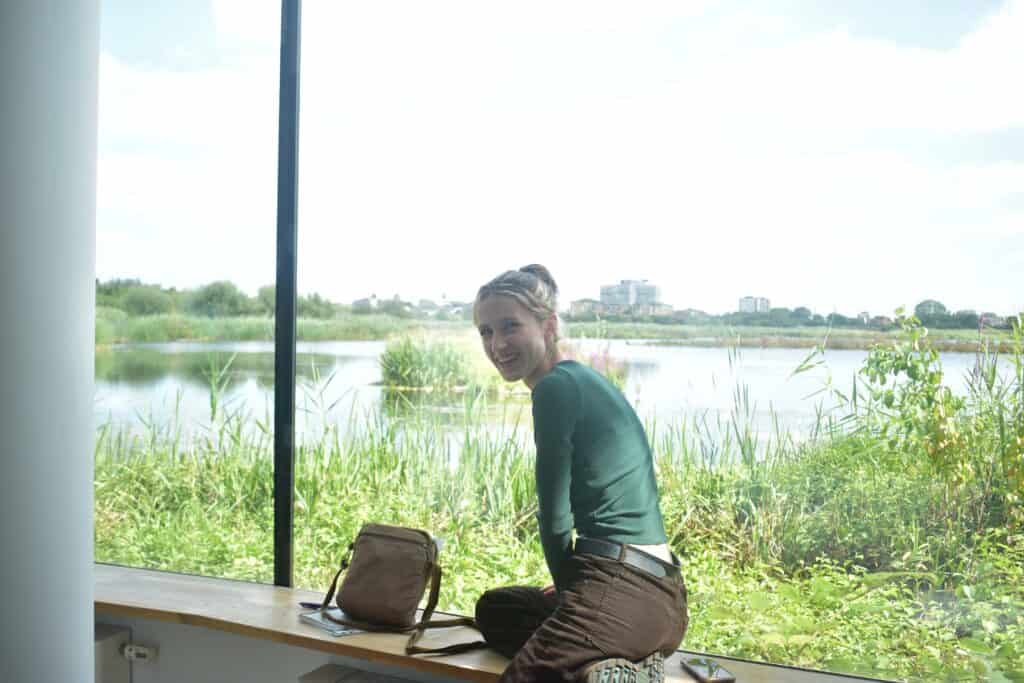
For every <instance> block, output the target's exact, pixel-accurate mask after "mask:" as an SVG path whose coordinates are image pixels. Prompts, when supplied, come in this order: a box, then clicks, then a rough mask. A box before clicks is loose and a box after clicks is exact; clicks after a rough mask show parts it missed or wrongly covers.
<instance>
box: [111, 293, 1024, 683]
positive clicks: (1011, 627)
mask: <svg viewBox="0 0 1024 683" xmlns="http://www.w3.org/2000/svg"><path fill="white" fill-rule="evenodd" d="M117 315H118V314H117V312H114V313H111V312H110V310H109V309H103V316H102V317H103V319H104V321H105V322H109V323H111V324H114V322H115V321H116V319H117ZM120 315H121V316H123V314H120ZM99 317H100V316H99V315H98V319H99ZM155 318H160V316H156V317H155ZM261 320H263V319H261ZM391 320H393V319H391ZM263 322H264V324H266V321H265V320H263ZM1021 322H1022V321H1021V319H1020V318H1018V319H1017V320H1016V321H1015V323H1014V331H1013V334H1012V337H1011V341H1010V348H1011V350H1010V352H1009V354H1008V355H1007V356H1005V357H1003V358H1002V361H1001V362H1002V365H1001V366H1000V365H999V364H998V363H999V362H1000V360H999V358H998V357H997V356H996V355H995V354H994V353H989V352H988V350H987V349H985V348H981V349H979V356H978V366H977V368H976V370H975V372H974V373H973V375H972V378H971V381H970V383H969V387H968V391H967V394H966V395H964V396H957V395H954V394H953V393H952V392H951V391H950V390H949V389H947V388H946V387H945V386H944V385H943V384H942V367H941V363H940V358H939V356H938V354H937V353H936V352H935V349H934V346H933V345H932V344H930V342H929V339H928V335H927V331H926V330H925V329H924V328H923V327H922V326H921V324H920V323H919V322H918V321H917V320H916V319H915V318H913V317H907V318H903V319H901V320H900V325H901V333H900V334H901V335H902V336H901V337H898V338H894V339H892V340H891V343H889V344H887V345H878V346H877V347H875V348H873V349H872V351H871V352H870V353H869V354H868V357H867V359H866V360H865V364H864V366H863V368H862V373H861V379H860V380H859V381H857V382H856V383H855V385H854V388H853V390H852V391H851V392H850V393H849V394H848V395H846V394H840V393H839V392H838V391H837V390H836V389H835V388H830V390H831V391H832V392H833V393H834V395H835V396H837V397H839V398H840V399H841V400H840V407H839V412H837V413H836V414H831V415H826V414H822V415H821V416H820V419H819V423H818V425H817V428H816V429H815V430H814V431H813V432H812V434H811V436H810V437H808V438H806V439H804V440H801V441H797V440H795V439H793V438H790V437H789V436H788V435H786V434H783V433H779V432H778V431H777V430H776V432H774V433H772V434H769V435H767V436H764V435H760V436H759V435H757V434H756V433H755V432H754V430H753V428H752V427H751V423H750V420H749V416H750V412H751V411H750V400H749V397H748V396H747V395H746V392H745V391H743V390H742V389H741V388H738V389H737V392H736V396H735V401H736V405H735V407H734V410H733V414H732V416H731V418H730V420H729V422H727V423H726V424H717V425H708V424H706V423H702V422H701V421H700V420H699V419H698V418H694V419H693V420H691V421H686V422H683V423H678V424H670V425H658V424H651V425H648V434H649V436H650V438H651V442H652V447H653V449H654V452H655V457H656V460H655V465H656V469H657V477H658V482H659V489H660V491H661V497H662V511H663V514H664V518H665V524H666V531H667V532H668V534H669V538H670V542H671V543H672V545H673V546H674V547H675V548H676V549H677V550H679V551H681V553H682V560H683V571H684V576H685V577H686V580H687V582H688V585H689V589H690V599H691V603H690V604H691V610H692V620H691V626H690V632H689V634H688V635H687V640H686V641H685V646H686V647H687V648H688V649H692V650H701V651H710V652H722V653H727V654H730V655H735V656H741V657H749V658H752V659H767V660H770V661H775V662H781V663H786V664H795V665H800V666H808V667H814V668H825V669H830V670H836V671H846V672H850V673H859V674H867V675H872V676H881V677H884V678H891V679H909V680H922V681H935V680H974V681H986V680H997V681H1003V680H1019V679H1020V678H1021V676H1020V672H1022V671H1024V647H1022V646H1021V643H1022V642H1024V515H1022V509H1024V505H1022V501H1021V491H1022V489H1024V480H1022V476H1024V337H1022V333H1021ZM603 329H604V330H605V332H607V331H608V330H609V329H610V326H608V327H605V328H603ZM388 349H389V351H388V352H386V353H385V355H386V356H387V359H388V360H386V361H385V360H384V359H383V358H382V367H383V366H384V365H385V364H386V363H387V364H391V365H392V366H393V370H392V377H398V378H401V381H402V382H403V383H405V382H416V383H417V386H421V387H423V386H434V387H443V386H457V385H458V384H459V383H460V382H468V381H469V380H468V379H465V377H464V376H463V375H461V374H460V373H462V372H463V371H464V370H465V368H466V367H467V365H468V362H467V360H466V356H465V355H464V354H463V355H461V356H460V353H461V352H459V351H458V349H456V348H453V347H448V348H446V347H445V346H444V345H441V344H438V343H437V342H431V341H429V340H426V339H416V338H413V337H404V338H402V339H398V340H396V341H394V342H392V343H391V344H389V346H388ZM815 357H816V356H815V354H812V355H811V356H809V358H808V361H806V362H805V363H804V364H803V365H802V366H801V368H805V367H810V366H813V365H814V364H815V360H814V358H815ZM232 362H237V361H234V360H233V361H232ZM1000 367H1002V368H1003V369H1004V370H1005V369H1007V368H1009V370H1010V372H1009V373H1008V374H1007V373H1006V372H1001V371H999V368H1000ZM801 368H798V371H800V370H801ZM230 369H231V365H230V364H227V362H226V361H224V360H223V359H221V361H219V362H218V363H217V364H215V365H211V366H210V367H209V371H208V374H207V376H208V378H209V380H210V386H211V412H212V423H213V424H212V425H211V427H210V428H209V429H208V430H205V431H204V432H202V433H200V434H198V435H193V436H187V435H185V434H184V433H183V429H182V427H181V426H180V425H174V424H172V425H155V424H153V423H152V421H150V422H148V423H147V426H146V429H145V431H144V432H143V433H142V434H137V433H132V432H130V431H128V430H118V429H114V428H112V427H111V426H109V425H104V426H101V428H100V430H99V432H98V435H97V442H96V497H95V498H96V548H97V551H96V552H97V559H98V560H100V561H110V562H119V563H127V564H133V565H141V566H150V567H157V568H162V569H170V570H174V571H191V572H199V573H207V574H215V575H221V576H227V577H232V578H243V579H256V580H263V581H269V579H270V576H271V572H272V558H271V550H270V544H271V538H272V533H271V530H272V527H273V522H272V517H271V510H272V496H273V491H272V475H271V462H272V440H271V438H270V436H271V431H270V429H269V418H263V419H259V418H255V417H253V416H252V415H249V414H247V413H246V412H245V409H244V407H239V406H229V405H225V404H224V403H223V401H221V400H220V397H221V396H222V395H223V386H224V382H225V381H226V379H225V378H226V377H227V376H228V375H229V371H230ZM492 374H493V373H492ZM414 377H415V378H416V379H410V378H414ZM314 384H316V382H314ZM464 396H472V397H473V398H472V399H471V400H469V399H467V400H465V401H462V402H461V403H459V404H457V405H459V406H461V408H462V411H461V412H458V411H456V412H455V413H454V414H453V413H452V411H451V410H449V412H448V414H447V416H446V418H445V420H446V421H444V422H441V421H439V420H438V419H437V418H434V417H429V416H430V415H433V414H434V413H432V412H430V410H429V408H432V407H436V406H427V405H425V407H426V408H428V410H424V411H422V412H420V413H413V414H412V416H411V417H408V418H405V419H402V420H397V419H390V418H389V419H385V415H384V414H379V413H376V412H375V413H371V414H370V415H368V416H366V418H365V421H364V422H362V423H359V424H355V423H353V424H350V425H349V427H348V428H347V429H346V430H345V431H344V432H343V433H342V432H341V431H340V430H339V429H338V427H337V425H334V424H331V423H330V422H329V421H328V422H327V423H326V424H327V426H326V427H325V428H324V431H323V433H320V434H317V435H313V436H312V437H310V438H308V439H306V440H305V441H304V442H303V443H301V444H300V445H299V447H298V453H297V458H296V460H297V475H296V491H295V497H296V527H295V531H296V566H297V571H296V574H297V581H298V583H299V585H302V586H307V587H311V588H322V587H323V586H324V585H325V584H326V582H327V581H328V580H329V578H330V572H331V571H332V569H333V568H334V567H335V566H336V563H337V561H338V558H339V557H340V556H341V555H342V553H343V551H344V547H345V545H346V544H347V542H348V540H349V539H351V538H352V537H353V535H354V534H355V532H356V530H357V529H358V528H359V526H360V525H361V524H362V523H363V522H365V521H369V520H375V521H391V522H394V523H399V524H412V525H416V526H421V527H425V528H429V529H431V530H433V531H435V532H436V533H438V534H439V535H442V536H444V537H445V538H446V541H447V544H446V548H445V555H446V560H445V564H446V567H447V570H448V571H447V579H446V583H445V586H444V588H443V593H442V598H441V604H442V605H443V606H445V607H447V608H448V609H452V610H454V611H458V612H463V613H471V611H472V608H473V604H474V602H475V600H476V598H477V597H478V596H479V595H480V593H481V592H482V591H483V590H485V589H487V588H490V587H493V586H496V585H503V584H512V583H516V584H536V585H539V584H545V583H548V577H547V570H546V567H545V565H544V560H543V553H542V551H541V549H540V545H539V542H538V540H537V537H536V533H535V526H534V524H535V521H534V513H535V512H536V499H535V491H534V483H533V463H532V455H533V450H532V447H531V445H530V439H529V434H527V433H520V431H519V427H518V425H519V422H517V421H516V420H511V421H504V420H503V421H499V422H498V424H497V426H496V425H494V424H493V423H487V422H485V421H484V419H483V417H482V416H483V415H485V413H484V412H483V409H484V407H485V404H486V394H483V395H482V396H483V398H481V399H479V400H478V399H477V398H475V397H476V396H477V395H476V394H471V393H470V392H467V393H466V394H464ZM313 403H314V404H315V401H314V402H313ZM450 406H451V404H449V407H450ZM351 419H353V420H355V419H357V418H355V417H353V418H351ZM452 434H456V435H457V438H456V439H455V440H454V441H452V440H450V439H449V438H447V437H448V436H451V435H452ZM454 444H457V446H456V445H454Z"/></svg>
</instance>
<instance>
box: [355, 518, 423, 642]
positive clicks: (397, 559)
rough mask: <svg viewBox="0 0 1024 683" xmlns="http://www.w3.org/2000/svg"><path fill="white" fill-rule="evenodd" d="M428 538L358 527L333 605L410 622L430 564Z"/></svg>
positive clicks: (372, 618)
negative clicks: (336, 603)
mask: <svg viewBox="0 0 1024 683" xmlns="http://www.w3.org/2000/svg"><path fill="white" fill-rule="evenodd" d="M402 531H406V532H407V531H408V530H402ZM424 535H425V534H424ZM430 542H431V541H429V540H425V539H417V538H416V537H415V536H412V537H410V535H409V534H408V533H403V534H401V535H397V534H393V533H388V532H387V531H386V530H382V529H381V528H380V527H378V528H376V529H373V530H365V529H364V530H363V531H361V532H360V533H359V536H358V537H357V538H356V542H355V544H354V547H353V550H352V561H351V563H350V564H349V567H348V569H347V570H346V572H345V578H344V580H343V581H342V584H341V588H340V589H339V590H338V600H337V602H338V607H340V608H341V609H342V611H344V612H345V614H346V615H348V616H350V617H351V618H353V619H358V620H361V621H368V622H371V623H374V624H382V625H389V626H399V627H407V626H412V625H413V624H414V623H415V616H416V608H417V606H418V605H419V603H420V600H421V599H422V598H423V591H424V589H425V588H426V585H427V581H428V579H429V578H430V574H431V571H432V568H433V562H432V560H431V555H430V553H429V543H430Z"/></svg>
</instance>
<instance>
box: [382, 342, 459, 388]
mask: <svg viewBox="0 0 1024 683" xmlns="http://www.w3.org/2000/svg"><path fill="white" fill-rule="evenodd" d="M380 370H381V378H382V381H383V383H384V384H385V385H388V386H391V387H404V388H410V389H442V390H450V389H454V388H462V387H466V386H468V385H470V384H473V383H476V380H477V378H476V377H475V376H474V373H473V368H472V365H471V361H470V360H469V358H468V357H467V355H466V353H465V352H464V351H462V350H461V349H458V348H456V347H455V346H454V345H453V344H451V343H450V342H448V341H445V340H440V339H431V338H428V337H416V338H414V337H409V336H403V337H399V338H397V339H393V340H392V341H390V342H388V345H387V347H385V349H384V353H382V354H381V357H380Z"/></svg>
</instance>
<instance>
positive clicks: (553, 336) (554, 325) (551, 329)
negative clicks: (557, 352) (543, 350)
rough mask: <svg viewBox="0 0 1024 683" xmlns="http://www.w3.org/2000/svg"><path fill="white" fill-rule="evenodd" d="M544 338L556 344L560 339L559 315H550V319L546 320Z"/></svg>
mask: <svg viewBox="0 0 1024 683" xmlns="http://www.w3.org/2000/svg"><path fill="white" fill-rule="evenodd" d="M544 340H545V341H547V342H548V344H550V345H552V346H554V344H555V342H557V341H558V316H557V315H554V314H553V315H550V316H548V319H547V320H545V321H544Z"/></svg>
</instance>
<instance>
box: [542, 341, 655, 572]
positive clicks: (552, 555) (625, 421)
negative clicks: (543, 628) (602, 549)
mask: <svg viewBox="0 0 1024 683" xmlns="http://www.w3.org/2000/svg"><path fill="white" fill-rule="evenodd" d="M533 431H534V441H535V442H536V445H537V467H536V477H537V500H538V503H539V510H538V513H537V519H538V521H539V525H540V539H541V545H542V546H543V548H544V558H545V560H546V561H547V565H548V569H549V570H550V571H551V576H552V578H553V579H554V582H555V586H557V587H558V588H559V590H561V589H562V588H564V585H563V578H564V577H563V575H562V567H563V564H564V561H565V559H566V558H567V557H568V556H569V554H570V553H571V551H572V548H571V544H572V529H573V527H575V528H576V533H577V535H580V536H589V537H591V538H603V539H607V540H609V541H616V542H618V543H634V544H641V545H645V544H656V543H664V542H665V541H666V536H665V525H664V522H663V521H662V518H661V510H660V508H659V505H658V486H657V482H656V480H655V476H654V460H653V458H652V456H651V448H650V445H649V444H648V442H647V435H646V433H645V432H644V428H643V425H642V424H641V423H640V419H639V418H638V417H637V415H636V412H635V411H634V410H633V407H632V406H630V405H629V402H628V401H626V398H625V397H624V396H623V395H622V392H620V391H619V390H618V389H616V388H615V386H613V385H612V384H611V383H610V382H609V381H608V380H607V379H605V378H604V377H603V376H602V375H601V374H599V373H598V372H596V371H594V370H592V369H591V368H589V367H587V366H585V365H581V364H579V363H577V362H575V361H561V362H560V363H557V364H556V365H555V366H554V368H553V369H552V370H551V371H550V372H549V373H547V374H546V375H544V376H543V377H542V378H541V380H540V381H539V382H538V383H537V384H536V386H534V388H533Z"/></svg>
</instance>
